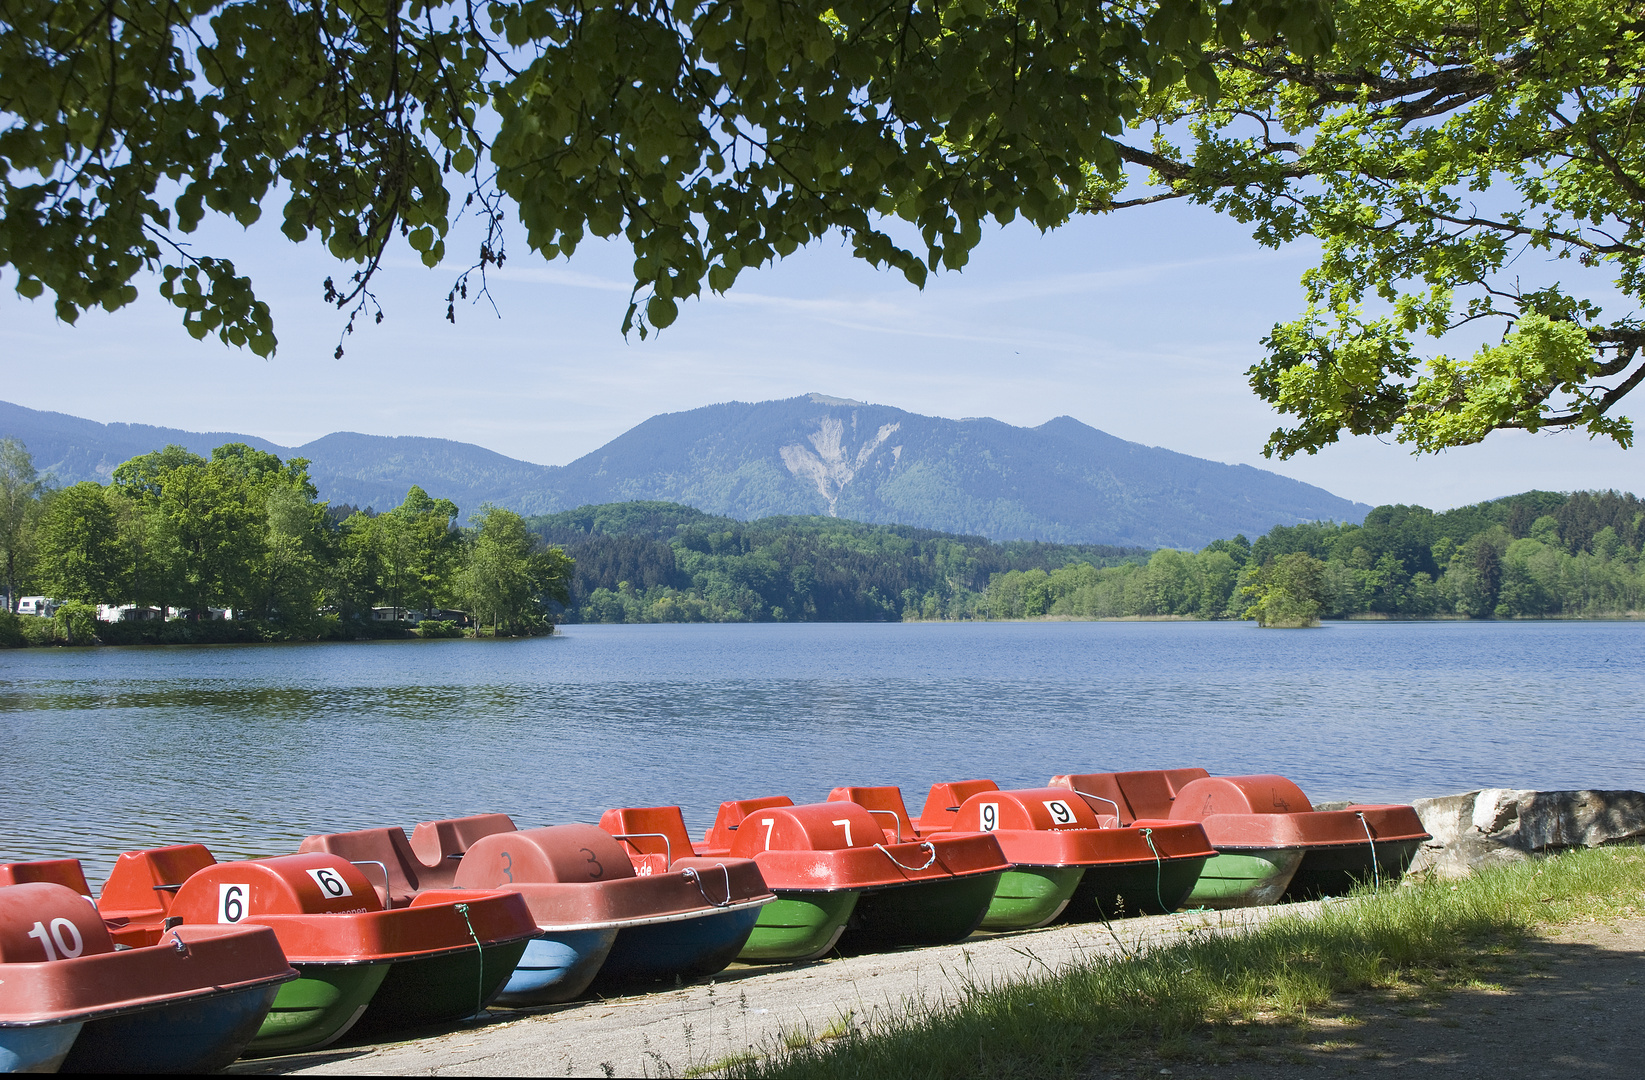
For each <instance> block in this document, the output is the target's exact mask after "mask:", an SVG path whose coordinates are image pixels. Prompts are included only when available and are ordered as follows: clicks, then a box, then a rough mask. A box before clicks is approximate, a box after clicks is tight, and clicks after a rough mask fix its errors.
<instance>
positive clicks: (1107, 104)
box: [0, 0, 1332, 355]
mask: <svg viewBox="0 0 1645 1080" xmlns="http://www.w3.org/2000/svg"><path fill="white" fill-rule="evenodd" d="M1331 33H1332V29H1331V21H1330V18H1329V15H1328V5H1327V4H1326V3H1325V2H1324V0H1225V2H1218V0H1138V2H1135V3H1112V2H1107V0H1086V2H1085V3H1075V4H1068V3H1063V2H1050V0H1016V2H1013V3H1011V4H1003V3H998V2H994V3H988V2H978V0H938V2H935V3H917V2H915V0H896V2H894V3H891V4H882V3H879V2H878V0H827V2H817V3H802V4H798V5H796V4H769V3H766V2H765V0H714V2H708V0H698V2H696V3H689V2H684V0H682V2H679V3H673V4H664V3H660V2H658V0H579V2H576V3H573V2H571V0H497V2H494V3H490V4H486V5H483V6H477V5H472V4H467V3H454V2H453V3H422V2H414V3H401V2H400V0H393V2H391V3H389V4H388V5H386V7H385V6H384V5H367V6H359V5H351V4H340V3H336V2H334V0H238V2H234V3H230V2H228V0H174V2H167V3H157V2H154V0H17V2H15V3H10V4H8V5H7V7H6V10H5V18H4V21H3V23H0V103H3V106H0V107H3V109H4V111H5V114H6V115H5V121H4V123H5V127H4V134H3V136H0V146H3V147H4V155H5V170H6V175H5V179H4V188H3V190H0V196H3V198H4V205H5V217H4V220H3V222H0V266H10V267H12V269H13V270H14V272H15V274H16V285H15V287H16V289H17V291H18V293H19V294H20V295H23V296H26V297H35V296H40V295H42V294H43V293H44V292H46V291H47V290H50V291H51V292H52V294H53V295H54V297H55V305H56V310H57V313H58V316H59V317H60V318H62V319H63V320H65V321H67V322H73V321H74V320H75V318H76V317H77V316H78V315H79V313H80V312H82V311H84V310H86V309H87V308H90V307H93V306H101V307H104V308H108V309H110V310H113V309H116V308H119V307H121V306H123V305H125V304H128V303H130V302H131V301H132V300H133V299H134V298H135V297H136V295H137V284H136V283H137V281H138V280H139V278H140V277H141V276H142V275H144V274H147V273H151V272H155V271H158V273H159V275H160V278H161V285H160V293H161V295H163V296H165V297H166V298H167V299H169V300H170V301H171V302H172V303H174V304H175V305H177V306H178V307H179V308H180V309H181V310H182V313H183V322H184V325H185V326H186V327H187V329H188V331H189V333H191V334H193V335H194V336H195V337H204V336H205V335H207V334H210V333H215V334H217V335H218V336H219V337H220V338H221V339H222V340H223V341H225V342H228V343H232V344H235V345H245V346H248V347H250V348H251V349H252V350H253V351H254V352H256V353H257V354H259V355H267V354H268V353H270V352H272V351H273V349H274V347H275V337H274V331H273V322H272V317H271V314H270V312H269V309H268V307H267V306H266V305H265V304H264V303H263V302H262V301H260V300H258V299H257V298H256V296H255V294H254V292H253V290H252V287H251V283H250V281H249V280H247V279H246V278H244V277H242V276H240V275H239V274H238V272H237V270H236V269H235V266H234V264H233V263H232V261H230V260H228V259H226V258H223V257H221V256H219V255H215V254H196V253H195V252H193V251H191V250H189V249H188V248H187V246H185V243H184V239H185V237H186V236H187V234H189V233H192V232H193V231H194V230H195V229H196V228H197V226H198V225H199V223H200V222H201V220H202V219H203V218H204V216H205V215H206V213H207V212H208V211H209V212H212V213H217V214H223V215H227V216H229V217H232V218H234V219H235V220H237V221H239V222H240V223H241V224H250V223H252V222H254V221H256V220H257V218H258V217H259V216H260V215H261V213H262V212H263V210H264V208H265V207H269V208H273V207H275V206H276V205H278V207H279V212H280V216H281V222H282V224H281V228H282V230H283V231H284V233H285V234H286V235H287V236H288V237H290V238H291V239H293V240H301V239H304V238H306V237H309V236H311V235H318V237H319V238H320V239H321V240H322V241H323V242H324V243H325V244H326V245H327V247H328V249H329V250H330V252H331V253H332V254H333V255H335V256H336V257H337V258H339V259H341V260H345V261H346V262H350V263H353V264H355V265H357V266H358V267H359V269H358V271H356V272H355V273H353V274H352V275H351V276H350V277H349V278H348V280H347V281H345V282H344V283H343V284H341V285H338V284H335V283H334V282H333V281H332V280H331V279H327V282H326V286H325V294H326V296H327V298H328V299H330V300H332V301H333V302H334V303H336V304H338V305H339V307H342V308H348V309H349V310H350V311H351V315H350V324H349V325H350V326H352V319H353V316H354V315H358V314H360V313H362V312H364V311H367V310H369V308H370V305H371V303H372V298H371V294H370V291H369V288H370V283H371V278H372V274H373V273H374V272H375V270H376V268H377V266H378V265H380V263H381V260H382V259H383V257H384V255H385V253H386V252H387V250H388V248H389V246H390V244H391V243H392V242H393V241H394V240H395V239H396V238H397V237H398V238H403V239H404V240H405V242H406V243H407V245H408V246H409V247H410V248H411V249H412V250H414V251H415V252H417V253H418V254H419V255H420V257H421V258H422V260H423V262H424V263H425V264H426V265H428V266H436V265H439V264H440V263H441V262H442V260H443V259H444V258H445V257H446V248H445V245H446V238H447V235H448V233H449V231H450V228H451V225H452V222H453V220H454V218H455V217H456V215H457V214H458V213H462V212H465V211H468V210H473V211H475V212H477V213H478V214H479V216H480V219H481V221H482V223H483V224H484V225H486V226H487V227H488V228H487V235H486V237H485V240H484V241H483V242H482V243H481V245H480V248H479V252H478V254H477V257H476V264H475V268H476V269H477V270H479V271H480V272H481V275H482V280H481V282H480V287H481V288H483V287H484V283H483V274H484V271H485V269H486V268H487V267H488V266H493V265H501V263H502V261H503V257H504V249H503V244H502V235H501V232H502V226H503V223H504V220H505V218H506V217H508V216H510V212H511V211H512V212H513V213H515V214H517V216H518V219H519V222H520V225H521V226H522V227H523V229H524V235H525V240H526V242H527V244H528V245H529V246H530V247H531V248H532V249H534V250H536V251H538V252H541V253H542V254H544V255H545V256H547V257H549V258H553V257H555V256H557V255H561V254H567V255H569V254H570V253H571V252H573V251H574V250H575V249H576V248H577V246H578V245H579V244H580V243H581V242H582V240H583V239H584V238H585V237H586V236H587V235H589V234H593V235H595V236H603V237H615V236H619V235H620V236H622V237H623V238H624V240H625V241H626V242H627V243H628V244H630V245H631V246H632V248H633V249H634V254H635V263H634V278H635V296H634V302H633V304H632V305H631V307H630V310H629V316H628V322H627V323H625V327H626V326H627V325H633V324H635V323H638V325H639V326H640V329H641V332H642V334H643V333H644V332H645V330H646V327H647V325H648V324H649V326H652V327H664V326H667V325H668V324H669V323H670V322H672V321H673V319H674V318H675V315H676V313H677V304H678V302H679V300H681V299H682V298H685V297H690V296H695V295H697V294H698V293H699V292H700V290H701V288H702V285H703V283H704V282H705V281H706V282H707V284H708V285H709V287H710V288H712V289H715V290H724V289H726V288H729V287H730V285H731V284H732V282H733V281H734V280H735V279H736V277H737V275H738V274H739V273H740V271H741V270H743V269H745V268H748V267H757V266H761V265H763V264H765V263H767V262H770V261H771V260H773V259H775V258H778V257H781V256H784V255H787V254H789V253H790V252H792V251H793V250H794V249H795V248H797V247H799V246H801V245H803V244H806V243H809V242H810V241H812V240H814V239H816V238H818V237H821V236H823V235H824V234H825V233H828V232H830V231H832V230H838V231H840V232H841V233H843V234H844V235H845V236H846V237H847V238H849V240H850V243H851V246H852V250H853V251H854V252H855V253H856V254H857V255H858V256H860V257H862V258H865V259H867V260H869V261H871V262H873V263H874V264H876V265H889V266H892V267H895V268H896V269H898V270H900V271H901V272H902V273H903V274H905V275H906V276H907V277H908V278H909V279H910V280H911V281H915V282H919V281H922V280H923V279H924V277H925V275H926V273H927V271H928V270H934V269H935V268H937V267H938V266H946V267H958V266H961V265H964V263H965V261H966V258H967V254H968V252H969V251H970V249H971V248H972V247H973V246H974V245H975V244H976V243H977V242H978V240H979V239H980V237H981V232H982V224H983V222H984V221H985V220H987V219H990V218H992V219H994V220H996V221H1000V222H1005V221H1010V220H1012V219H1013V218H1014V217H1017V216H1022V217H1024V218H1026V219H1028V220H1029V221H1031V222H1033V223H1034V224H1036V225H1038V226H1040V227H1042V228H1048V227H1052V226H1055V225H1058V224H1060V223H1062V222H1063V221H1065V220H1066V219H1067V218H1068V217H1069V215H1070V214H1071V213H1073V212H1074V211H1075V208H1076V198H1075V197H1076V194H1077V192H1078V191H1079V189H1080V187H1081V184H1082V183H1083V178H1084V174H1085V173H1086V172H1087V171H1091V170H1094V171H1095V172H1097V173H1099V174H1102V175H1110V176H1111V175H1114V174H1115V173H1117V171H1118V169H1119V167H1120V159H1119V158H1118V156H1117V155H1116V153H1115V149H1114V144H1113V142H1112V138H1111V136H1112V135H1113V134H1115V133H1117V132H1118V131H1119V130H1120V129H1121V127H1122V125H1123V123H1124V122H1125V120H1126V119H1127V118H1129V117H1131V116H1132V115H1134V114H1135V112H1136V111H1137V109H1138V108H1139V107H1140V105H1141V104H1142V102H1143V100H1144V99H1145V97H1146V96H1148V95H1158V94H1161V93H1164V92H1166V90H1167V89H1168V88H1170V87H1175V86H1181V87H1184V88H1185V90H1186V92H1187V93H1189V94H1190V95H1193V96H1196V97H1197V96H1209V95H1213V94H1214V93H1215V90H1216V74H1215V71H1214V67H1213V64H1212V62H1211V54H1210V50H1212V49H1215V48H1217V47H1219V46H1220V47H1228V46H1234V45H1237V44H1239V43H1241V42H1243V41H1247V40H1250V39H1260V40H1275V39H1276V37H1278V36H1279V35H1283V38H1284V41H1285V42H1286V43H1287V45H1288V46H1289V47H1291V48H1294V49H1296V50H1297V51H1298V52H1299V54H1301V55H1307V54H1310V53H1313V52H1316V51H1318V50H1319V49H1321V48H1323V47H1324V46H1325V45H1326V44H1328V43H1329V41H1330V39H1331ZM483 117H495V127H492V126H490V125H491V124H492V121H491V120H489V119H483ZM453 173H454V174H455V175H452V174H453ZM448 181H450V182H452V183H456V182H459V181H460V182H461V183H462V184H463V185H464V186H466V187H467V188H468V192H467V194H466V195H464V196H463V199H462V202H461V203H460V205H458V206H457V207H456V208H455V209H454V207H453V205H452V199H451V192H450V191H449V190H448V187H447V184H448ZM281 200H283V203H282V202H281ZM892 217H895V218H900V219H903V220H906V221H908V222H910V223H912V224H913V225H914V226H915V227H916V229H917V230H918V232H919V234H920V237H921V242H920V244H918V245H916V246H917V247H921V248H923V251H915V250H908V249H905V248H903V247H902V246H900V245H899V243H898V242H897V241H895V240H894V239H893V238H892V236H891V234H890V232H889V231H888V230H887V229H886V228H884V227H883V221H884V220H885V219H887V218H892ZM467 290H468V275H466V274H465V275H463V276H462V277H461V278H460V279H459V280H458V282H457V284H456V285H455V287H454V288H453V290H452V295H451V296H450V297H449V298H448V300H449V302H450V304H451V305H453V306H452V307H449V308H448V314H454V305H455V302H456V300H457V299H458V298H459V297H461V296H466V295H467ZM380 314H381V313H380V312H378V315H379V316H380ZM339 351H340V347H339Z"/></svg>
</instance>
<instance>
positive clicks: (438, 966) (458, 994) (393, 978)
mask: <svg viewBox="0 0 1645 1080" xmlns="http://www.w3.org/2000/svg"><path fill="white" fill-rule="evenodd" d="M525 948H526V940H525V939H521V940H520V941H511V942H505V943H502V944H498V945H487V946H485V947H484V948H482V949H479V950H475V949H463V950H462V951H460V952H451V953H440V954H439V955H437V956H425V957H420V958H418V959H415V960H399V961H396V962H395V963H394V964H392V965H391V966H390V967H389V969H388V974H387V975H386V976H385V977H384V978H383V985H382V986H380V987H378V989H377V993H376V994H375V995H374V996H373V997H372V999H371V1004H370V1005H368V1006H367V1007H366V1011H365V1014H364V1015H362V1016H361V1017H360V1021H359V1023H358V1024H356V1025H355V1028H354V1030H355V1032H356V1033H358V1034H361V1035H378V1034H382V1033H384V1032H389V1031H399V1030H402V1029H404V1028H414V1027H422V1026H425V1025H428V1024H449V1023H452V1022H454V1021H457V1020H462V1019H465V1018H467V1017H470V1016H473V1015H474V1014H476V1013H478V1012H479V1011H480V1010H481V1009H483V1008H484V1007H485V1006H486V1004H487V1003H488V1002H490V1001H491V999H492V998H494V997H496V996H497V995H498V994H499V993H500V992H501V991H502V989H503V984H504V983H506V982H507V981H508V977H509V976H510V975H511V974H513V973H514V967H515V965H516V964H518V963H519V962H520V957H522V956H524V955H525Z"/></svg>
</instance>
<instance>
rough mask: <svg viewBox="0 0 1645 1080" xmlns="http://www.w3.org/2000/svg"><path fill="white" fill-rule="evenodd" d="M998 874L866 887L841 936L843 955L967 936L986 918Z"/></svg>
mask: <svg viewBox="0 0 1645 1080" xmlns="http://www.w3.org/2000/svg"><path fill="white" fill-rule="evenodd" d="M1000 874H1001V872H1000V871H998V870H995V871H992V872H990V873H986V874H970V875H967V876H966V877H950V878H937V879H934V880H929V881H913V882H909V883H908V884H905V885H891V886H886V887H884V888H875V889H864V890H863V894H862V898H861V899H859V900H858V901H857V910H856V911H854V912H852V915H851V921H850V922H848V923H847V924H846V927H845V933H844V934H843V935H842V936H841V937H840V951H841V952H848V953H865V952H880V951H882V950H885V949H900V948H904V947H906V946H910V945H947V944H950V943H951V942H955V941H961V940H963V939H965V938H968V937H970V936H971V934H972V933H973V932H974V931H975V930H976V929H977V927H978V926H981V925H982V920H983V917H984V916H985V915H987V914H988V905H989V904H990V903H992V902H993V899H994V891H995V890H996V889H997V888H998V887H999V883H1000Z"/></svg>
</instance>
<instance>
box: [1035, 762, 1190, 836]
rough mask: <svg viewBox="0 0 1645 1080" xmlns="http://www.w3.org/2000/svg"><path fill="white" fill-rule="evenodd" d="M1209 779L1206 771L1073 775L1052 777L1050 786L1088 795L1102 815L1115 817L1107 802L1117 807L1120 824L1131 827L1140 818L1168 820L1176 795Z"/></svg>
mask: <svg viewBox="0 0 1645 1080" xmlns="http://www.w3.org/2000/svg"><path fill="white" fill-rule="evenodd" d="M1210 775H1211V774H1210V773H1208V772H1206V771H1205V770H1204V769H1142V770H1138V771H1136V772H1115V773H1074V774H1070V775H1066V776H1053V777H1052V778H1051V786H1052V787H1065V788H1069V789H1070V790H1073V791H1076V792H1079V793H1080V794H1083V795H1085V796H1086V801H1087V802H1088V803H1090V804H1091V808H1092V809H1093V810H1095V811H1096V812H1097V813H1099V814H1100V813H1112V812H1113V810H1114V807H1113V806H1110V805H1109V802H1108V801H1111V802H1113V803H1116V804H1118V808H1119V818H1120V824H1122V825H1129V824H1131V823H1132V822H1133V821H1136V820H1137V819H1138V818H1157V819H1159V820H1165V819H1166V818H1169V817H1170V816H1171V806H1172V804H1173V803H1175V802H1176V798H1177V792H1179V791H1181V790H1182V789H1183V788H1184V787H1186V786H1187V785H1188V784H1191V783H1193V782H1194V781H1195V780H1201V779H1204V778H1205V777H1207V776H1210ZM1104 800H1108V801H1104Z"/></svg>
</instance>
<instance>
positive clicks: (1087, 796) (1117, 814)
mask: <svg viewBox="0 0 1645 1080" xmlns="http://www.w3.org/2000/svg"><path fill="white" fill-rule="evenodd" d="M1068 790H1070V791H1072V792H1073V793H1074V794H1075V795H1078V796H1080V797H1081V798H1083V799H1095V800H1097V801H1098V802H1105V803H1107V804H1108V805H1109V806H1112V807H1113V808H1114V824H1116V825H1118V824H1119V822H1120V804H1119V803H1117V802H1115V801H1114V800H1113V799H1105V798H1103V797H1102V796H1101V795H1093V794H1091V793H1090V792H1089V791H1081V790H1079V789H1078V788H1069V789H1068ZM1097 828H1099V829H1100V828H1102V819H1100V818H1099V819H1097Z"/></svg>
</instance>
